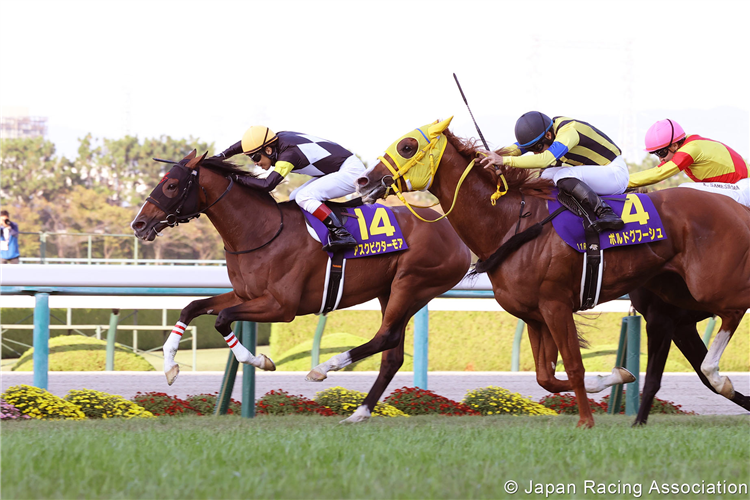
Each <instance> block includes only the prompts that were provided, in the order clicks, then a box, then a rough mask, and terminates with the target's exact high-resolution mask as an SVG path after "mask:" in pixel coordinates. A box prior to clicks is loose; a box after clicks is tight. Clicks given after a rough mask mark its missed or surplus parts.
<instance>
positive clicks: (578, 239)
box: [547, 194, 667, 253]
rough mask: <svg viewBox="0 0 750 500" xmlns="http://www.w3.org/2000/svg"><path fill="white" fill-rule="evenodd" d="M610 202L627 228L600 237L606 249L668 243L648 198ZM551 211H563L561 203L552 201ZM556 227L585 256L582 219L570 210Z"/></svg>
mask: <svg viewBox="0 0 750 500" xmlns="http://www.w3.org/2000/svg"><path fill="white" fill-rule="evenodd" d="M606 201H607V203H608V204H609V205H610V206H611V207H612V210H614V211H615V213H616V214H618V215H620V217H621V218H622V220H623V222H625V227H623V228H622V229H619V230H617V231H605V232H603V233H602V234H601V237H600V243H601V247H602V249H606V248H612V247H620V246H625V245H637V244H639V243H651V242H654V241H658V240H665V239H667V235H666V233H665V231H664V226H663V225H662V222H661V217H659V214H658V213H657V212H656V209H655V208H654V204H653V202H652V201H651V199H650V198H649V197H648V196H646V195H645V194H628V195H620V196H608V197H606ZM547 207H548V208H549V211H550V213H552V212H554V211H555V210H557V209H558V208H560V203H559V202H558V201H557V199H555V200H549V201H548V202H547ZM552 226H553V227H554V228H555V231H557V234H558V235H560V237H561V238H562V239H563V241H565V243H567V244H568V245H569V246H571V247H572V248H574V249H576V250H577V251H579V252H581V253H584V252H585V251H586V237H585V235H584V229H583V221H582V220H581V218H580V217H578V216H577V215H575V214H574V213H572V212H570V211H567V210H566V211H564V212H563V213H561V214H560V215H558V216H557V217H555V218H554V219H552Z"/></svg>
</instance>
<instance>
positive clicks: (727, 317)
mask: <svg viewBox="0 0 750 500" xmlns="http://www.w3.org/2000/svg"><path fill="white" fill-rule="evenodd" d="M744 314H745V311H727V312H723V313H721V314H719V316H720V317H721V329H720V330H719V333H718V334H717V335H716V338H715V339H714V341H713V342H712V343H711V347H710V348H709V349H708V353H707V354H706V357H705V358H704V359H703V363H702V364H701V371H702V372H703V374H704V375H705V376H706V378H707V379H708V381H709V382H710V383H711V385H712V386H713V388H714V389H716V392H718V393H719V394H721V395H722V396H724V397H725V398H727V399H733V398H734V396H735V392H734V387H733V386H732V381H731V380H729V378H727V377H725V376H723V375H719V360H721V355H722V354H723V353H724V349H726V347H727V344H729V341H730V340H731V338H732V335H733V334H734V331H735V330H736V329H737V327H738V326H739V324H740V321H741V320H742V316H743V315H744Z"/></svg>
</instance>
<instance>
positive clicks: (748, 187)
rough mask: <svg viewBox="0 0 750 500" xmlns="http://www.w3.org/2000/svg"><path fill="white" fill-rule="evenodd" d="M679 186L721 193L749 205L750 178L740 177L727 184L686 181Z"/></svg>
mask: <svg viewBox="0 0 750 500" xmlns="http://www.w3.org/2000/svg"><path fill="white" fill-rule="evenodd" d="M680 187H687V188H692V189H698V190H700V191H708V192H709V193H717V194H723V195H724V196H729V197H730V198H732V199H733V200H734V201H736V202H737V203H739V204H741V205H745V206H746V207H750V179H742V180H741V181H738V182H737V183H736V184H727V183H725V182H688V183H685V184H680Z"/></svg>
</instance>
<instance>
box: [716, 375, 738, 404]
mask: <svg viewBox="0 0 750 500" xmlns="http://www.w3.org/2000/svg"><path fill="white" fill-rule="evenodd" d="M721 379H722V383H721V387H720V388H719V394H721V395H722V396H724V397H725V398H727V399H732V398H734V385H732V381H731V380H729V377H721Z"/></svg>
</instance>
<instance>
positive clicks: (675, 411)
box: [602, 391, 695, 415]
mask: <svg viewBox="0 0 750 500" xmlns="http://www.w3.org/2000/svg"><path fill="white" fill-rule="evenodd" d="M626 393H627V391H622V401H621V402H620V411H619V412H618V413H619V414H621V415H622V414H625V404H626V399H625V394H626ZM640 399H641V400H643V393H641V395H640ZM609 400H610V397H609V395H607V396H604V397H603V398H602V406H603V407H604V411H608V410H609ZM648 413H649V414H650V415H654V414H657V413H660V414H667V415H695V412H693V411H685V410H683V409H682V406H681V405H678V404H674V403H673V402H671V401H665V400H663V399H659V398H654V402H653V403H652V404H651V409H650V410H649V412H648Z"/></svg>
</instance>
